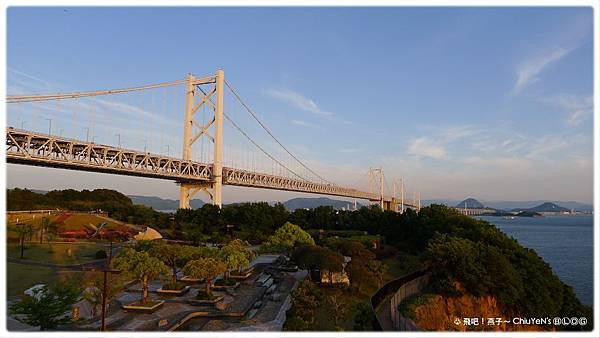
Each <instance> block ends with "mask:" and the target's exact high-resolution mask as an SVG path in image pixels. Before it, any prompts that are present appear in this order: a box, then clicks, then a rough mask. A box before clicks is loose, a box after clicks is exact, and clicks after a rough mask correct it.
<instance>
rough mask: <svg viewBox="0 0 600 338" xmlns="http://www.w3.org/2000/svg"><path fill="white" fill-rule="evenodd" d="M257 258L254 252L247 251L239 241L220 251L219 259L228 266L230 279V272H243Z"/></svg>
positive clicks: (230, 243) (234, 241)
mask: <svg viewBox="0 0 600 338" xmlns="http://www.w3.org/2000/svg"><path fill="white" fill-rule="evenodd" d="M255 256H256V255H255V254H254V252H253V251H252V250H249V249H247V248H246V246H245V245H244V243H243V242H242V241H241V240H239V239H236V240H233V241H231V242H229V243H227V245H225V246H224V247H222V248H221V250H219V258H220V259H221V260H222V261H223V262H225V264H227V272H226V275H227V276H226V278H228V277H229V271H233V270H237V271H241V270H242V269H243V268H246V267H247V266H248V265H250V262H251V261H252V260H253V259H254V257H255Z"/></svg>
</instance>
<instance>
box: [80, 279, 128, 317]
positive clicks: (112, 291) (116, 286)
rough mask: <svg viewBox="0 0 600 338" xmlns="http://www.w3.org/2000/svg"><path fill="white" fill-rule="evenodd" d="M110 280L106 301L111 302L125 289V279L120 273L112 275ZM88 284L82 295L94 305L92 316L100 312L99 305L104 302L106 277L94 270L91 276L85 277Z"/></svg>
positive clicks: (107, 286)
mask: <svg viewBox="0 0 600 338" xmlns="http://www.w3.org/2000/svg"><path fill="white" fill-rule="evenodd" d="M109 276H110V277H109ZM109 276H107V278H110V281H109V282H107V285H106V302H107V303H109V302H110V301H111V300H112V299H114V298H115V297H116V296H117V295H119V294H120V293H121V291H122V290H123V280H122V277H121V276H120V275H117V276H115V275H110V274H109ZM84 285H85V286H86V288H85V290H84V291H83V294H82V297H83V299H85V300H86V301H87V302H88V303H90V305H91V306H92V317H95V316H96V314H97V312H98V306H100V304H102V289H103V287H104V277H103V276H102V274H99V273H97V272H93V273H92V275H91V276H89V277H88V278H86V279H85V284H84Z"/></svg>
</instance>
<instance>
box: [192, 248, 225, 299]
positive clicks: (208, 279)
mask: <svg viewBox="0 0 600 338" xmlns="http://www.w3.org/2000/svg"><path fill="white" fill-rule="evenodd" d="M225 271H227V264H226V263H225V262H223V261H220V260H218V259H215V258H200V259H195V260H191V261H189V262H187V264H186V265H185V266H184V267H183V272H184V273H185V274H186V275H187V276H189V277H191V278H198V279H204V280H205V286H206V290H205V292H206V296H207V297H208V298H209V299H211V298H212V293H211V288H212V283H213V279H215V277H217V276H218V275H219V274H221V273H223V272H225Z"/></svg>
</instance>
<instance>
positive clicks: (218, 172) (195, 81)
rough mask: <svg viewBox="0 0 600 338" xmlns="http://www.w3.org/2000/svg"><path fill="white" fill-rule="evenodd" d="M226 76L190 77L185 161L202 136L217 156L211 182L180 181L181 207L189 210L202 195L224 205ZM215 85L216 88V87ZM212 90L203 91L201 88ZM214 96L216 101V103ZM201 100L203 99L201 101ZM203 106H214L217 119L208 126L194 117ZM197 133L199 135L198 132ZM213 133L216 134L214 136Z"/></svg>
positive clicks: (212, 120)
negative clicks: (194, 198)
mask: <svg viewBox="0 0 600 338" xmlns="http://www.w3.org/2000/svg"><path fill="white" fill-rule="evenodd" d="M224 81H225V73H224V72H223V70H222V69H219V70H217V72H216V74H215V75H214V76H209V77H206V78H196V77H195V76H194V75H192V74H188V76H187V84H186V104H185V116H184V120H183V154H182V156H183V159H184V160H191V159H192V146H193V145H194V143H195V142H196V141H198V140H199V139H200V138H201V137H206V138H208V139H209V141H210V142H212V144H213V150H214V156H213V160H214V162H213V165H212V172H211V181H210V182H207V183H191V182H186V181H181V182H179V184H180V190H179V208H182V209H189V208H190V200H191V199H192V198H193V197H194V196H195V195H196V194H197V193H198V192H199V191H202V192H204V193H205V194H206V195H207V196H208V197H209V198H210V199H211V200H212V202H213V204H214V205H218V206H219V207H221V205H222V185H223V92H224V87H223V85H224ZM213 84H214V86H213ZM206 85H208V86H209V87H210V88H209V89H207V90H203V89H202V88H201V86H206ZM213 96H214V99H215V100H214V102H213V99H212V98H213ZM197 98H198V99H199V101H198V102H196V101H197ZM203 105H208V106H210V109H209V110H210V111H212V112H214V114H213V118H212V119H209V120H208V122H207V123H206V124H204V125H202V124H200V123H198V122H197V121H196V120H195V119H194V115H195V114H196V112H197V111H198V109H199V108H200V107H202V106H203ZM194 131H195V133H194ZM211 131H212V134H211Z"/></svg>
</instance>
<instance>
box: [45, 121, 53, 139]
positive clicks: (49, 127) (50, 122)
mask: <svg viewBox="0 0 600 338" xmlns="http://www.w3.org/2000/svg"><path fill="white" fill-rule="evenodd" d="M46 120H48V135H52V119H48V118H47V119H46Z"/></svg>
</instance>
